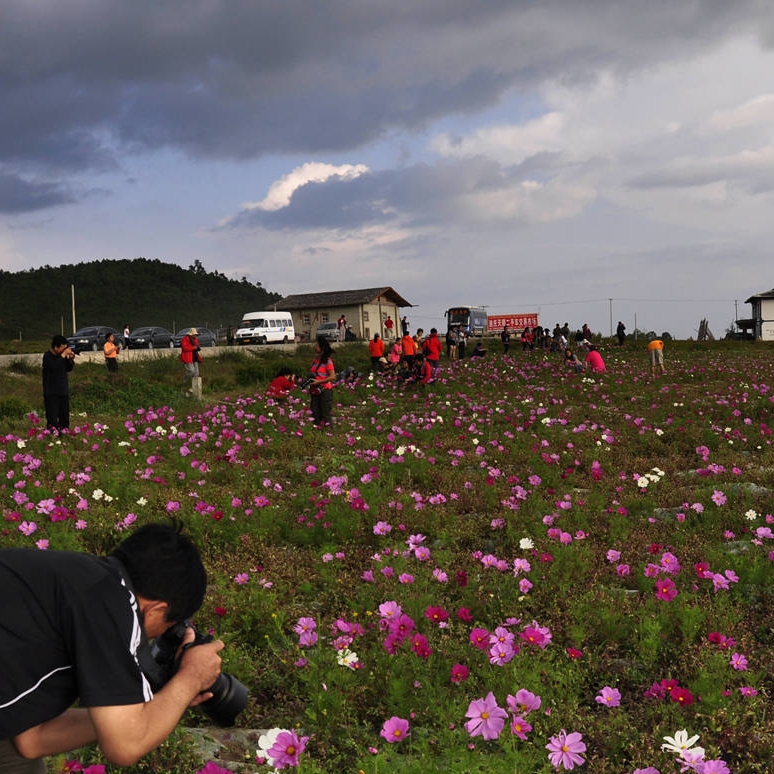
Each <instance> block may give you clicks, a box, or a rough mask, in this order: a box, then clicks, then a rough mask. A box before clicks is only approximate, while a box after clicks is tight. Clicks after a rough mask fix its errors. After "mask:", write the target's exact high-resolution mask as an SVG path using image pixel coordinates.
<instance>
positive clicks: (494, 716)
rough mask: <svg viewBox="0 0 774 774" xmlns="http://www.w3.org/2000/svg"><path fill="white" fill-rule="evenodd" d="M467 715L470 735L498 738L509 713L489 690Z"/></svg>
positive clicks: (473, 702) (466, 728)
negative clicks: (499, 705)
mask: <svg viewBox="0 0 774 774" xmlns="http://www.w3.org/2000/svg"><path fill="white" fill-rule="evenodd" d="M465 717H466V718H470V719H469V720H468V722H467V723H465V730H466V731H467V732H468V734H470V736H482V737H483V738H484V739H497V737H498V736H500V732H501V731H502V730H503V726H504V725H505V721H506V719H507V717H508V713H507V712H506V711H505V710H504V709H503V708H502V707H498V706H497V700H496V699H495V697H494V694H493V693H492V692H491V691H489V693H488V694H487V695H486V698H485V699H474V700H473V701H472V702H470V705H469V706H468V711H467V712H466V713H465ZM584 749H585V748H584Z"/></svg>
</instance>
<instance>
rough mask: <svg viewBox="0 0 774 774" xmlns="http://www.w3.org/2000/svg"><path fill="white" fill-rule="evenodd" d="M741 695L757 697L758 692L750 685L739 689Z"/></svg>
mask: <svg viewBox="0 0 774 774" xmlns="http://www.w3.org/2000/svg"><path fill="white" fill-rule="evenodd" d="M739 693H741V694H742V696H757V695H758V691H757V690H756V689H755V688H753V687H752V686H750V685H743V686H741V687H740V688H739Z"/></svg>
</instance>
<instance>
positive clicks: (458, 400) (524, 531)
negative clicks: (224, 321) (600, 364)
mask: <svg viewBox="0 0 774 774" xmlns="http://www.w3.org/2000/svg"><path fill="white" fill-rule="evenodd" d="M642 349H643V348H637V349H635V348H632V349H629V348H627V347H623V348H620V349H619V348H610V349H609V350H608V351H606V352H605V360H606V364H607V367H608V372H607V373H605V374H601V375H594V377H593V378H589V376H588V375H584V374H575V373H574V372H572V371H570V370H566V369H565V368H564V365H563V361H562V360H561V358H560V357H559V356H558V355H543V354H541V353H537V352H533V353H527V354H523V353H521V352H518V353H515V354H514V355H513V356H511V357H502V356H500V355H499V354H490V355H489V356H488V357H486V358H484V359H481V360H478V361H471V360H467V361H462V362H460V363H452V364H448V363H447V364H445V367H444V369H443V371H442V373H441V376H440V378H439V380H438V381H437V382H436V383H434V384H431V385H429V386H428V387H426V388H425V389H423V390H419V389H416V388H414V387H404V386H402V385H396V384H395V383H394V382H384V381H382V380H381V379H380V378H379V377H376V378H368V377H365V378H363V379H361V380H360V381H359V382H357V383H353V384H347V385H345V386H339V387H337V388H336V401H337V405H336V406H335V410H334V423H333V425H332V426H331V427H327V428H325V429H322V430H321V429H317V428H315V427H314V426H313V425H312V423H311V417H310V414H309V412H308V410H307V409H308V406H307V398H306V396H304V395H303V394H300V393H299V394H297V395H296V396H295V397H293V398H291V400H290V402H288V403H275V402H273V401H271V400H267V399H265V398H264V397H263V389H262V388H263V387H264V386H265V385H259V386H258V387H253V388H252V389H245V388H242V389H239V390H236V389H221V390H220V391H219V394H218V396H217V397H215V396H213V395H209V396H208V398H207V400H206V401H204V402H202V403H201V404H197V403H191V402H186V401H184V400H183V399H182V398H180V397H179V396H174V397H170V399H169V400H168V401H167V402H165V403H161V402H160V403H159V404H158V405H144V406H138V407H137V408H135V409H134V410H132V411H131V412H128V413H125V414H123V413H122V414H120V415H118V414H115V413H114V414H113V415H111V416H107V415H105V414H102V413H100V414H99V416H97V415H96V414H94V413H93V412H87V415H86V416H77V415H74V417H73V422H72V427H71V433H70V434H69V435H65V436H62V437H56V436H52V435H51V434H49V433H48V432H46V431H45V430H44V429H43V428H42V427H41V426H40V425H39V424H38V423H37V422H36V421H35V420H34V419H26V420H25V421H24V422H17V423H15V424H14V428H13V431H12V432H6V431H2V435H1V436H0V474H2V478H1V479H0V495H1V496H2V515H3V523H2V530H3V531H2V537H1V538H0V540H1V543H0V544H1V545H3V546H11V545H13V546H30V547H37V548H38V549H40V550H54V549H70V550H79V551H80V550H83V551H93V552H106V551H109V550H110V549H111V548H112V547H113V545H115V543H116V542H118V541H119V540H120V539H121V537H122V536H123V534H124V533H125V532H126V531H127V530H131V529H133V527H134V525H139V524H142V523H146V522H148V521H157V520H164V519H168V518H170V517H173V518H176V519H178V520H179V521H181V522H182V523H183V524H184V525H185V527H186V529H187V531H189V532H190V533H191V534H192V535H193V536H194V537H195V539H196V540H197V542H198V543H199V545H200V546H201V548H202V551H203V555H204V558H205V563H206V565H207V568H208V572H209V577H210V587H209V591H208V595H207V600H206V602H205V605H204V607H203V608H202V609H201V610H200V611H199V613H198V614H197V617H196V619H195V623H196V625H197V627H198V628H199V629H201V630H212V631H213V633H216V634H217V635H218V636H219V637H221V638H222V639H223V640H224V641H225V642H226V648H225V650H224V651H223V654H222V655H223V657H224V668H225V670H226V671H227V672H230V673H232V674H233V675H235V676H236V677H238V678H239V680H241V681H242V682H243V683H245V685H247V686H248V688H249V689H250V694H251V698H250V703H249V705H248V707H247V709H246V710H245V711H244V712H243V713H242V714H241V715H240V717H239V718H238V725H239V726H241V727H243V728H260V729H270V728H271V729H284V731H282V732H278V731H276V730H275V731H273V732H272V733H271V734H269V735H266V736H265V738H264V739H263V742H264V744H260V743H259V740H256V744H255V746H254V748H253V749H250V750H247V751H246V753H245V755H244V760H243V761H242V762H241V764H237V763H236V762H235V761H234V760H233V758H231V759H229V760H228V761H225V760H218V759H214V760H210V761H207V760H198V761H197V760H194V757H195V756H193V755H192V754H191V751H190V749H189V747H188V746H187V745H188V743H187V741H186V735H185V733H184V732H183V730H181V731H179V732H178V733H177V734H176V736H175V737H174V738H173V740H171V741H170V742H168V743H166V744H165V745H164V746H163V747H162V748H161V749H160V750H159V751H157V752H156V753H154V754H153V755H152V756H150V758H149V759H148V760H147V761H146V762H144V763H141V764H138V766H137V767H135V769H134V770H136V771H179V772H181V774H193V772H195V771H204V772H207V773H208V774H216V773H217V772H221V771H225V770H229V771H234V772H236V771H244V772H262V771H266V772H268V771H272V770H274V769H275V768H276V769H279V768H284V767H287V768H294V767H296V766H298V767H299V770H301V771H304V772H340V771H346V772H358V771H363V772H365V773H366V774H384V773H386V772H401V773H403V772H406V773H411V772H417V773H419V772H428V771H446V772H449V774H462V772H494V773H495V774H499V772H503V774H504V773H505V772H525V773H528V774H541V773H542V772H546V773H547V772H553V771H556V770H559V771H563V770H571V769H579V770H580V771H588V772H593V773H594V774H633V773H634V772H637V773H638V774H654V772H659V774H673V772H678V771H696V772H699V774H723V772H732V773H733V774H752V773H753V772H761V773H763V772H770V771H772V770H774V763H772V760H773V757H772V756H773V755H774V721H773V720H772V704H771V697H772V693H773V692H774V680H772V675H771V663H772V661H771V659H772V648H773V646H774V619H773V618H772V610H773V609H774V605H773V604H772V603H773V602H774V584H772V578H773V574H774V515H773V514H774V497H773V496H772V495H773V494H774V492H773V490H774V449H773V448H772V428H774V420H772V411H773V410H774V374H772V365H771V363H772V358H771V354H772V352H771V350H769V349H767V348H766V347H762V346H753V345H749V344H747V345H738V346H734V347H730V346H729V347H720V346H716V347H714V348H712V347H710V348H708V349H706V350H703V349H702V348H701V347H700V346H696V345H694V347H693V348H691V347H687V346H686V347H682V348H681V347H679V346H675V347H671V348H670V349H669V350H668V353H667V362H666V364H667V370H668V373H667V375H665V376H662V377H658V378H653V377H651V376H650V374H649V367H648V364H647V361H646V359H645V356H644V352H643V351H642ZM348 351H351V350H348ZM343 358H344V351H342V352H341V353H336V356H335V359H336V365H337V366H339V367H340V366H341V365H346V363H343V362H342V359H343ZM363 359H364V360H365V359H367V356H363ZM299 362H301V361H299ZM76 370H77V369H76ZM100 373H101V372H100ZM100 378H103V377H100ZM73 379H74V380H75V379H76V376H75V375H74V376H73ZM205 383H206V374H205ZM73 410H74V412H77V411H78V406H77V399H74V407H73ZM186 722H187V723H189V724H190V725H192V726H196V725H199V726H201V725H203V724H205V723H206V720H203V719H202V716H201V715H194V714H193V713H192V714H191V715H190V716H187V717H186ZM69 757H70V758H73V757H74V756H69ZM77 758H78V763H77V764H75V763H73V762H72V761H71V762H70V763H68V764H65V765H66V766H67V767H69V769H68V770H76V769H77V767H78V766H81V767H82V768H83V769H87V768H88V767H89V766H92V767H93V768H94V769H96V768H99V766H98V765H97V764H100V763H101V759H100V757H99V753H98V751H89V752H83V751H80V752H79V753H78V754H77ZM56 765H58V766H60V768H52V771H59V770H61V762H57V763H56ZM108 770H110V768H109V767H108Z"/></svg>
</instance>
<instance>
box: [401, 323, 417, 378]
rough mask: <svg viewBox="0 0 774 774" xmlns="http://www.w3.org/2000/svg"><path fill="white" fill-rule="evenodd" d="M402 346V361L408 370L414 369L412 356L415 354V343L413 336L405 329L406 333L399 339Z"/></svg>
mask: <svg viewBox="0 0 774 774" xmlns="http://www.w3.org/2000/svg"><path fill="white" fill-rule="evenodd" d="M401 345H402V346H403V361H404V362H405V363H406V366H407V367H408V369H409V371H412V370H413V369H414V357H415V356H416V354H417V343H416V341H414V337H413V336H412V335H411V334H410V333H409V332H408V331H406V335H405V336H404V337H403V339H402V340H401Z"/></svg>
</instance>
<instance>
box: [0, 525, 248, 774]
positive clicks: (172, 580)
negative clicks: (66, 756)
mask: <svg viewBox="0 0 774 774" xmlns="http://www.w3.org/2000/svg"><path fill="white" fill-rule="evenodd" d="M206 584H207V577H206V573H205V570H204V566H203V565H202V562H201V558H200V556H199V551H198V549H197V548H196V546H195V545H194V543H193V542H192V541H191V539H190V538H189V537H187V536H186V535H184V534H181V532H180V531H179V529H177V528H175V527H173V526H168V525H164V524H148V525H145V526H143V527H141V528H139V529H138V530H137V531H136V532H135V533H134V534H132V535H131V536H129V537H128V538H126V539H125V540H124V541H123V542H122V543H121V544H120V545H119V546H118V547H117V548H116V549H115V550H114V551H113V553H112V554H111V555H110V556H109V557H98V556H92V555H89V554H81V553H76V552H70V551H39V550H37V549H25V548H21V549H3V550H0V588H2V589H3V594H2V596H0V659H2V665H3V666H2V671H0V772H14V773H17V772H18V773H19V774H28V773H30V774H32V773H33V772H34V774H43V773H44V772H45V771H46V767H45V764H44V762H43V756H46V755H54V754H57V753H62V752H66V751H69V750H74V749H76V748H78V747H82V746H84V745H86V744H90V743H92V742H96V743H97V744H98V745H99V747H100V748H101V750H102V752H103V753H104V755H105V756H106V758H107V759H108V760H109V761H110V762H111V763H113V764H115V765H118V766H129V765H131V764H133V763H135V762H136V761H138V760H139V759H140V758H141V757H142V756H143V755H145V754H146V753H148V752H150V751H151V750H153V749H154V748H156V747H157V746H158V745H159V744H161V743H162V742H163V741H164V740H165V739H166V738H167V737H168V736H169V735H170V734H171V733H172V731H173V730H174V728H175V726H176V725H177V723H178V721H179V720H180V718H181V717H182V715H183V713H184V712H185V711H186V709H187V708H188V707H194V706H197V705H199V704H203V703H205V702H211V701H213V699H214V700H215V701H216V703H218V704H223V703H226V704H227V705H228V706H227V707H226V708H225V711H224V713H223V714H224V716H225V718H226V720H227V721H229V720H230V721H231V722H233V717H234V716H235V715H236V714H237V713H238V712H239V711H241V710H242V709H243V708H244V706H245V703H246V701H247V691H246V689H245V688H244V686H242V684H241V683H239V682H238V681H237V680H235V679H234V678H231V677H229V676H228V675H223V674H221V669H220V663H221V660H220V656H219V655H218V654H219V652H220V651H221V649H222V648H223V643H222V642H221V641H220V640H215V641H212V640H211V638H209V637H202V636H201V635H198V634H197V633H196V632H195V630H194V629H193V628H191V627H189V626H188V625H187V624H186V623H185V622H186V621H187V619H188V618H189V617H190V616H191V615H193V613H194V612H195V611H196V610H198V609H199V607H200V606H201V604H202V601H203V599H204V593H205V588H206ZM148 639H153V640H154V643H153V644H154V645H156V644H157V643H162V642H163V643H164V646H163V647H162V648H161V650H162V651H163V653H162V654H161V655H159V648H158V647H157V648H156V649H155V650H154V648H152V647H151V645H150V644H149V643H148ZM192 645H195V647H191V646H192ZM170 648H171V650H170ZM156 659H158V661H157V660H156ZM157 666H158V667H160V668H161V670H160V671H159V669H158V668H157ZM148 673H154V674H151V675H149V674H148ZM224 682H225V685H223V683H224ZM216 692H221V693H223V695H222V696H216ZM234 694H238V695H237V696H235V695H234ZM76 700H77V701H78V705H79V706H78V707H73V706H72V705H73V703H74V702H76ZM216 720H217V718H216Z"/></svg>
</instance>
